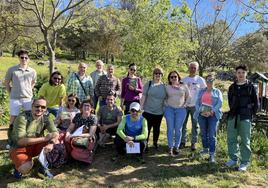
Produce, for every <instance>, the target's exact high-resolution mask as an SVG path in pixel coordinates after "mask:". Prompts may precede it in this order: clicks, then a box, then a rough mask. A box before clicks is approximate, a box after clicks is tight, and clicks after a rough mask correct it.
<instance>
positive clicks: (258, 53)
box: [232, 31, 268, 72]
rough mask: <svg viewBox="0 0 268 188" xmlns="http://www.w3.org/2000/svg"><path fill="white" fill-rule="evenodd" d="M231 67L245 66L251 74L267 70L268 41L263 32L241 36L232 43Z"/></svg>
mask: <svg viewBox="0 0 268 188" xmlns="http://www.w3.org/2000/svg"><path fill="white" fill-rule="evenodd" d="M232 48H233V51H232V56H233V59H234V61H233V62H232V63H233V66H236V65H237V64H246V65H247V66H248V67H249V70H250V71H251V72H254V71H260V72H262V71H263V70H264V69H266V68H267V61H268V57H267V54H268V40H267V36H266V35H265V32H263V31H257V32H254V33H250V34H248V35H245V36H242V37H240V38H239V39H237V40H236V41H235V42H234V43H233V47H232Z"/></svg>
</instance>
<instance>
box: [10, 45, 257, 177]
mask: <svg viewBox="0 0 268 188" xmlns="http://www.w3.org/2000/svg"><path fill="white" fill-rule="evenodd" d="M18 57H19V61H20V63H19V65H16V66H13V67H11V68H9V69H8V72H7V73H6V76H5V85H6V88H7V91H8V92H9V93H10V126H9V131H8V137H9V147H10V148H9V149H10V158H11V160H12V162H13V164H14V166H15V169H14V176H15V177H18V178H20V177H21V176H22V174H26V173H28V172H29V171H30V170H31V168H32V167H33V162H32V158H33V157H35V156H38V155H40V153H41V152H44V153H45V154H46V156H47V159H48V162H49V163H52V164H51V166H56V167H58V166H60V165H63V164H64V163H65V162H66V160H67V159H68V158H73V159H75V160H79V161H83V162H86V163H89V164H90V163H91V162H92V157H93V153H94V148H96V146H100V147H103V146H105V142H106V140H107V138H112V139H113V140H114V145H115V148H116V151H117V155H116V156H120V155H125V154H126V153H131V152H133V150H131V148H135V152H134V153H137V155H138V159H140V160H141V161H142V162H145V161H144V158H143V156H144V152H145V151H148V150H149V147H148V146H149V145H148V143H149V136H150V132H151V129H152V128H153V147H154V149H155V150H158V148H159V145H158V139H159V135H160V127H161V122H162V119H163V117H165V119H166V124H167V145H168V148H169V150H168V152H169V154H170V155H171V156H177V155H178V154H179V151H180V149H183V148H184V147H185V146H186V140H187V139H186V138H187V135H186V133H187V121H188V117H189V116H191V124H192V131H191V150H192V151H195V150H196V143H197V140H198V139H197V138H198V124H199V126H200V132H201V138H202V139H201V140H202V146H203V149H202V151H201V152H200V154H201V155H206V154H208V155H209V161H210V162H211V163H215V162H216V158H215V156H216V142H217V138H216V136H217V127H218V124H219V120H220V119H221V117H222V111H221V107H222V102H223V96H222V93H221V91H220V90H219V89H217V88H215V86H214V80H215V77H214V76H213V75H212V74H209V75H207V76H206V77H205V79H204V78H202V77H201V76H199V75H198V68H199V65H198V63H197V62H191V63H190V64H189V75H188V76H187V77H185V78H181V76H180V74H179V73H178V72H177V71H175V70H174V71H171V72H169V74H168V76H167V78H168V83H166V84H165V83H164V82H163V81H162V79H163V75H164V72H163V69H162V68H160V67H156V68H154V70H153V72H152V79H150V80H149V81H147V82H146V83H145V84H144V85H143V83H142V79H141V78H140V77H138V76H137V74H136V72H137V66H136V65H135V64H134V63H133V64H130V65H129V67H128V74H127V76H126V77H124V78H123V79H122V81H120V79H119V78H117V77H116V76H115V75H114V66H113V65H108V66H107V72H106V71H104V64H103V62H102V61H101V60H98V61H96V70H95V71H94V72H92V73H91V74H90V75H87V74H86V69H87V64H85V63H80V64H79V66H78V71H77V72H73V73H71V74H70V75H69V76H68V80H67V81H66V82H64V80H63V76H62V74H61V73H60V72H59V71H55V72H53V73H52V74H51V75H50V78H49V81H48V82H47V83H44V84H43V85H42V87H41V88H40V90H39V92H38V97H37V98H36V99H34V100H33V99H32V98H33V88H34V85H35V83H36V78H37V76H36V75H37V74H36V71H35V70H34V69H32V68H31V67H30V66H29V64H28V63H29V56H28V52H27V51H26V50H20V51H19V52H18ZM235 70H236V77H237V79H236V80H235V81H234V83H233V84H232V85H231V86H230V87H229V91H228V103H229V107H230V112H229V114H228V123H227V142H228V143H227V144H228V154H229V157H230V160H229V161H227V162H226V166H228V167H231V166H236V165H237V164H238V162H240V166H239V168H238V170H240V171H246V170H247V167H248V166H249V162H250V156H251V149H250V136H251V122H252V117H253V116H254V115H255V114H256V112H257V109H258V98H257V94H256V90H255V88H254V86H253V84H252V83H251V82H250V81H248V80H247V78H246V76H247V71H248V70H247V67H246V66H244V65H239V66H237V67H236V69H235ZM65 83H66V87H65V85H64V84H65ZM117 97H119V98H120V106H117V105H116V98H117ZM97 105H99V108H98V111H97V112H96V113H95V110H96V109H97ZM22 109H23V111H21V110H22ZM50 114H52V115H54V116H55V118H54V119H53V118H52V115H50ZM45 130H47V131H45ZM45 132H46V134H45ZM238 137H240V138H238ZM238 144H239V146H238ZM59 146H62V147H59ZM60 154H61V155H60ZM54 155H56V157H54ZM51 156H52V157H51ZM56 159H59V161H60V162H59V161H56ZM115 159H116V158H115ZM38 172H39V173H40V174H42V175H44V176H47V177H53V175H52V174H51V173H50V172H49V170H48V168H47V167H46V166H44V165H41V167H40V170H39V171H38Z"/></svg>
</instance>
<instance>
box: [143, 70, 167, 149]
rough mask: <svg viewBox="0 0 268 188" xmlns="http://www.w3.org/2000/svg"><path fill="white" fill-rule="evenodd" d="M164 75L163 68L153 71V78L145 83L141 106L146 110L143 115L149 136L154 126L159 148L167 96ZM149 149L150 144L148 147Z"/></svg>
mask: <svg viewBox="0 0 268 188" xmlns="http://www.w3.org/2000/svg"><path fill="white" fill-rule="evenodd" d="M162 77H163V70H162V68H160V67H159V68H155V69H154V71H153V80H150V81H148V82H147V83H146V84H145V85H144V89H143V93H142V98H141V107H142V109H143V110H144V112H143V114H142V116H143V117H144V118H145V119H146V120H147V123H148V138H147V144H148V141H149V136H150V131H151V128H152V127H153V145H154V148H155V149H156V150H157V149H158V138H159V134H160V125H161V121H162V118H163V114H164V101H165V98H166V89H165V84H164V83H163V82H162V81H161V80H162ZM146 150H148V146H147V147H146Z"/></svg>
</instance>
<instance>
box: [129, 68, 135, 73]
mask: <svg viewBox="0 0 268 188" xmlns="http://www.w3.org/2000/svg"><path fill="white" fill-rule="evenodd" d="M129 70H130V71H134V72H135V71H136V70H137V69H132V68H130V69H129Z"/></svg>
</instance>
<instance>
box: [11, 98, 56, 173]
mask: <svg viewBox="0 0 268 188" xmlns="http://www.w3.org/2000/svg"><path fill="white" fill-rule="evenodd" d="M46 104H47V103H46V100H45V99H44V98H38V99H35V100H34V101H33V104H32V110H31V111H27V112H23V113H21V114H20V115H19V116H18V117H17V118H16V119H15V121H14V126H13V129H12V132H11V133H10V135H9V140H10V143H11V149H10V158H11V160H12V162H13V164H14V165H15V171H14V176H15V177H16V178H20V177H21V176H22V174H27V173H28V172H29V171H30V170H31V169H32V167H33V161H32V158H33V157H35V156H38V155H39V154H40V153H41V151H42V149H43V148H44V151H45V153H48V152H50V151H52V149H53V147H54V144H57V143H58V136H59V134H58V132H57V128H56V126H55V125H54V123H53V120H52V119H51V118H49V116H46V115H44V112H45V111H46ZM45 130H48V132H49V133H48V134H47V135H46V136H44V131H45ZM39 172H40V173H42V174H43V175H45V176H47V177H49V178H52V177H53V175H52V174H51V173H50V172H49V171H48V170H47V169H44V168H40V171H39Z"/></svg>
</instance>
